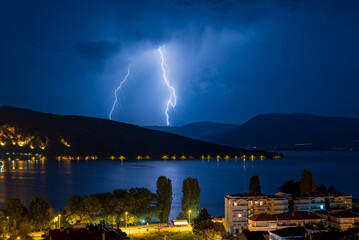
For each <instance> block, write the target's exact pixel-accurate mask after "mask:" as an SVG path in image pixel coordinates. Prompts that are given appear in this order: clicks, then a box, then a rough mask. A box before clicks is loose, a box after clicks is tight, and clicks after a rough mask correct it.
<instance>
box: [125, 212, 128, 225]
mask: <svg viewBox="0 0 359 240" xmlns="http://www.w3.org/2000/svg"><path fill="white" fill-rule="evenodd" d="M125 214H126V220H125V224H126V228H127V214H128V212H125Z"/></svg>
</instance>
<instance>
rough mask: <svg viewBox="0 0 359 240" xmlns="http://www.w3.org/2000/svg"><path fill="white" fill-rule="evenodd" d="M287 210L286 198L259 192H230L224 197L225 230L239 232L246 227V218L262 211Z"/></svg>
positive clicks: (280, 211) (273, 212)
mask: <svg viewBox="0 0 359 240" xmlns="http://www.w3.org/2000/svg"><path fill="white" fill-rule="evenodd" d="M287 211H288V199H287V198H284V197H277V196H266V195H260V194H231V195H227V196H226V198H225V219H224V226H225V228H226V231H227V232H230V233H237V234H238V233H240V232H241V231H242V230H243V229H247V228H248V218H249V217H251V216H254V215H258V214H262V213H271V214H275V213H283V212H287Z"/></svg>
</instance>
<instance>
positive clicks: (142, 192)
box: [128, 188, 157, 222]
mask: <svg viewBox="0 0 359 240" xmlns="http://www.w3.org/2000/svg"><path fill="white" fill-rule="evenodd" d="M128 192H129V194H130V197H131V199H132V201H131V205H130V206H129V207H130V209H131V212H130V213H131V214H132V215H135V216H136V217H137V218H138V220H145V221H146V222H151V220H152V216H153V215H154V210H155V207H156V200H157V197H156V194H154V193H152V192H151V191H150V190H148V189H147V188H131V189H129V190H128Z"/></svg>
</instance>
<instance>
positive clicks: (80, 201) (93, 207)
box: [65, 195, 102, 224]
mask: <svg viewBox="0 0 359 240" xmlns="http://www.w3.org/2000/svg"><path fill="white" fill-rule="evenodd" d="M65 211H66V214H65V216H66V220H67V221H68V222H69V223H70V224H74V223H76V222H77V221H80V222H82V223H96V222H98V220H99V219H98V218H99V216H100V214H101V212H102V206H101V203H100V201H99V200H98V199H97V198H96V196H94V195H92V196H86V197H82V196H73V197H71V198H70V199H69V200H68V201H67V203H66V206H65Z"/></svg>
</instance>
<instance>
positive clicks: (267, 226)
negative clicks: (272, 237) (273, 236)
mask: <svg viewBox="0 0 359 240" xmlns="http://www.w3.org/2000/svg"><path fill="white" fill-rule="evenodd" d="M323 221H325V219H323V218H322V217H320V216H319V215H317V214H315V213H312V212H304V211H303V212H299V211H294V212H285V213H278V214H267V213H261V214H258V215H253V216H251V217H249V218H248V229H249V230H250V231H273V230H277V229H283V228H287V227H296V226H304V225H305V224H319V223H321V222H323Z"/></svg>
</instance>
